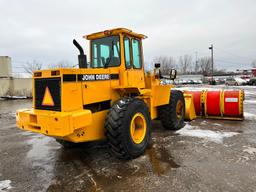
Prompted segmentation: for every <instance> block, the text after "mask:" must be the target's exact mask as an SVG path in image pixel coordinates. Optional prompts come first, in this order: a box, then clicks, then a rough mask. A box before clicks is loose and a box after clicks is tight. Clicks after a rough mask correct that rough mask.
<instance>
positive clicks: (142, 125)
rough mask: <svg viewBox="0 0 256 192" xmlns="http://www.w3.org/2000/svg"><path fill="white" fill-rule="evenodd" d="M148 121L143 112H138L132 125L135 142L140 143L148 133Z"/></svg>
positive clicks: (131, 132) (132, 136) (131, 129)
mask: <svg viewBox="0 0 256 192" xmlns="http://www.w3.org/2000/svg"><path fill="white" fill-rule="evenodd" d="M146 129H147V123H146V119H145V117H144V115H143V114H142V113H136V114H135V115H134V116H133V118H132V120H131V125H130V134H131V138H132V140H133V142H134V143H136V144H139V143H141V142H142V141H143V139H144V138H145V135H146Z"/></svg>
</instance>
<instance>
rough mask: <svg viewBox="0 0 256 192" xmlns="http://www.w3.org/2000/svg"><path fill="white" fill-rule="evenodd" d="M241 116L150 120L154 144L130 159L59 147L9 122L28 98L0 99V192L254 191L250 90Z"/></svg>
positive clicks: (98, 146) (254, 105) (253, 93)
mask: <svg viewBox="0 0 256 192" xmlns="http://www.w3.org/2000/svg"><path fill="white" fill-rule="evenodd" d="M245 92H246V100H245V112H246V113H245V121H242V122H239V121H223V120H222V121H221V120H205V119H197V120H195V121H192V122H190V123H187V124H186V126H185V127H184V128H183V129H182V130H180V131H179V132H172V131H166V130H164V129H163V128H162V126H161V123H160V122H157V121H155V122H153V134H152V137H153V145H152V147H151V148H149V149H148V150H147V151H146V153H145V155H143V156H141V157H139V158H137V159H135V160H131V161H121V160H118V159H116V158H114V157H112V156H111V155H110V154H109V153H108V150H107V147H106V145H105V143H104V142H101V143H90V144H89V145H86V146H83V147H80V148H76V149H69V150H66V149H65V150H64V149H63V148H62V147H61V146H60V145H59V144H58V143H56V142H55V140H54V139H52V138H49V137H46V136H43V135H38V134H34V133H30V132H24V131H21V130H19V129H17V128H16V126H15V110H16V109H18V108H26V107H30V106H31V101H30V100H14V101H0V191H1V192H2V191H15V192H21V191H67V192H70V191H159V192H160V191H214V192H216V191H256V127H255V123H256V87H245Z"/></svg>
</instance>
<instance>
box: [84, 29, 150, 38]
mask: <svg viewBox="0 0 256 192" xmlns="http://www.w3.org/2000/svg"><path fill="white" fill-rule="evenodd" d="M120 33H124V34H128V35H131V36H133V37H137V38H139V39H146V38H147V36H146V35H143V34H139V33H135V32H133V31H132V30H130V29H126V28H114V29H109V30H105V31H100V32H96V33H92V34H89V35H84V36H83V38H86V39H88V40H92V39H98V38H102V37H106V36H109V35H118V34H120Z"/></svg>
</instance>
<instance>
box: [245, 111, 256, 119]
mask: <svg viewBox="0 0 256 192" xmlns="http://www.w3.org/2000/svg"><path fill="white" fill-rule="evenodd" d="M244 117H245V119H246V120H256V115H255V114H253V113H248V112H244Z"/></svg>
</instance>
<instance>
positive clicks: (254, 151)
mask: <svg viewBox="0 0 256 192" xmlns="http://www.w3.org/2000/svg"><path fill="white" fill-rule="evenodd" d="M243 151H244V152H246V153H249V154H250V155H254V153H255V154H256V148H254V147H248V148H246V149H244V150H243Z"/></svg>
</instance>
